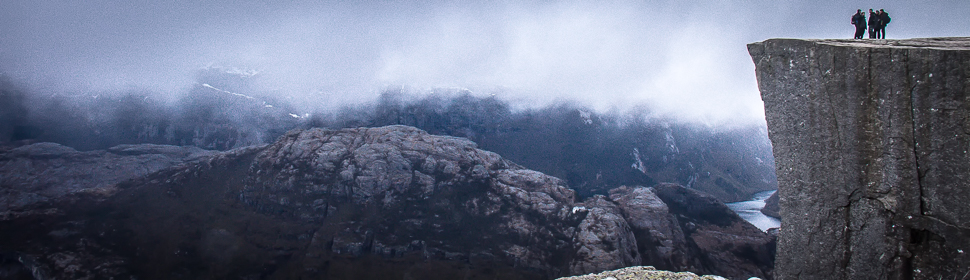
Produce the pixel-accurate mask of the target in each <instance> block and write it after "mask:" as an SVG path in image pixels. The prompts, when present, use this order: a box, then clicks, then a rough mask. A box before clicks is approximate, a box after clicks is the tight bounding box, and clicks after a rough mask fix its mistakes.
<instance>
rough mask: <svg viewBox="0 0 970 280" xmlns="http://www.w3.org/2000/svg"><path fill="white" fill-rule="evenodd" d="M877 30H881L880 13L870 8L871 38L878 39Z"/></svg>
mask: <svg viewBox="0 0 970 280" xmlns="http://www.w3.org/2000/svg"><path fill="white" fill-rule="evenodd" d="M877 30H879V15H877V14H876V12H873V11H872V9H869V39H876V31H877Z"/></svg>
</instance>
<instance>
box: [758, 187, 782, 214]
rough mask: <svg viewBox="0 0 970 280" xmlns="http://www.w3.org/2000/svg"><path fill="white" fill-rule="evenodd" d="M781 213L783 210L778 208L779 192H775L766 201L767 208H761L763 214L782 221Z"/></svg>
mask: <svg viewBox="0 0 970 280" xmlns="http://www.w3.org/2000/svg"><path fill="white" fill-rule="evenodd" d="M779 211H781V209H780V208H779V206H778V192H775V193H773V194H771V196H769V197H768V199H766V200H765V207H764V208H761V213H762V214H765V216H768V217H774V218H776V219H781V213H779Z"/></svg>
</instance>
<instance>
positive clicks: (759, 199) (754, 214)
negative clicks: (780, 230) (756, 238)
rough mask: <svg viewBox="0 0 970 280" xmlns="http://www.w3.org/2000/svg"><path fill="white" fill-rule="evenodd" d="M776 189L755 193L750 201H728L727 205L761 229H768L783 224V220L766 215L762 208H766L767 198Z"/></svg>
mask: <svg viewBox="0 0 970 280" xmlns="http://www.w3.org/2000/svg"><path fill="white" fill-rule="evenodd" d="M774 193H775V191H763V192H759V193H756V194H754V197H752V198H751V200H748V201H741V202H733V203H727V206H728V207H729V208H731V210H734V212H736V213H738V215H739V216H741V218H744V220H746V221H748V222H749V223H751V224H753V225H755V226H756V227H758V228H759V229H761V231H768V229H769V228H776V227H780V226H781V220H778V219H775V218H772V217H768V216H765V214H762V213H761V208H765V200H766V199H768V197H771V195H772V194H774Z"/></svg>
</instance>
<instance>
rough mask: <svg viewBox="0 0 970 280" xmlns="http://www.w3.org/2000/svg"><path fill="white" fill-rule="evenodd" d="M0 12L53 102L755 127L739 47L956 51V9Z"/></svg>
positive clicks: (696, 5) (470, 5)
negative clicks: (389, 110)
mask: <svg viewBox="0 0 970 280" xmlns="http://www.w3.org/2000/svg"><path fill="white" fill-rule="evenodd" d="M318 2H324V1H244V0H232V1H229V0H207V1H172V0H125V1H76V0H66V1H61V0H36V1H33V0H0V72H3V73H4V74H5V75H7V76H9V77H12V78H13V79H14V80H15V81H20V82H23V83H26V84H28V85H30V87H31V88H32V89H35V90H41V91H53V92H61V93H78V92H93V91H114V90H131V89H148V90H150V91H152V92H157V93H158V94H160V95H163V96H175V95H177V94H180V93H184V92H185V91H186V89H187V88H190V87H192V86H193V83H194V75H195V74H196V72H197V71H198V70H199V69H202V68H203V67H207V66H222V67H239V68H244V69H255V70H258V71H259V73H260V74H259V77H260V79H259V81H260V82H261V85H260V86H262V87H263V88H266V89H275V90H278V92H280V93H281V94H284V93H285V94H288V95H292V96H294V97H300V98H302V97H306V96H315V97H325V98H327V99H332V100H333V101H334V102H337V103H339V102H351V101H353V100H357V99H372V98H373V97H374V96H375V95H376V94H377V93H379V92H380V91H381V90H382V89H384V88H387V87H398V86H406V87H408V88H412V89H426V88H433V87H462V88H469V89H472V90H474V91H475V92H476V93H479V94H493V93H494V94H498V95H500V96H501V97H502V98H504V99H507V100H511V101H516V102H521V104H545V103H546V102H551V101H557V100H576V101H578V102H580V103H581V104H588V105H590V106H594V107H596V108H599V109H608V108H611V107H614V106H618V107H620V108H623V107H625V106H629V105H631V104H641V103H643V104H650V106H653V107H655V108H656V109H655V110H657V111H658V112H660V113H664V114H674V115H677V116H679V117H681V118H684V119H690V120H698V121H703V122H707V123H724V122H738V121H741V122H749V121H750V122H763V118H764V116H763V109H762V104H761V100H760V96H759V94H758V91H757V83H756V80H755V75H754V66H753V63H752V62H751V59H750V57H749V56H748V54H747V50H746V48H745V44H747V43H751V42H756V41H762V40H765V39H769V38H777V37H785V38H851V37H852V33H853V32H854V29H853V27H852V25H850V24H849V18H850V16H851V15H852V14H853V13H854V12H855V10H856V9H860V8H861V9H868V8H882V9H885V10H886V11H888V12H889V13H890V15H891V16H892V18H893V21H892V23H891V24H890V25H889V27H888V28H887V34H888V36H887V38H889V39H900V38H912V37H937V36H970V20H968V19H967V18H968V16H967V15H968V14H970V1H967V0H950V1H920V0H905V1H853V0H848V1H846V0H831V1H829V0H826V1H777V0H712V1H703V0H702V1H683V0H646V1H536V2H526V1H474V2H473V1H372V2H363V1H340V2H336V1H334V2H324V3H318Z"/></svg>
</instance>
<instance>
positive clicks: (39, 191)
mask: <svg viewBox="0 0 970 280" xmlns="http://www.w3.org/2000/svg"><path fill="white" fill-rule="evenodd" d="M212 153H213V152H210V151H206V150H202V149H199V148H195V147H177V146H167V145H151V144H143V145H120V146H116V147H113V148H110V149H108V150H102V151H90V152H78V151H76V150H74V149H72V148H70V147H66V146H62V145H60V144H55V143H36V144H30V145H24V146H19V147H7V148H0V174H2V175H0V186H2V188H0V213H4V215H11V214H13V213H12V212H9V210H12V209H20V208H24V207H26V206H30V205H33V204H42V203H50V202H51V201H52V200H54V201H56V200H58V199H61V198H64V197H66V196H68V195H70V194H72V193H76V192H92V193H97V192H107V193H111V192H114V191H115V190H116V188H115V185H117V184H118V183H121V182H123V181H126V180H130V179H134V178H139V177H142V176H145V175H148V174H149V173H152V172H155V171H159V170H161V169H164V168H167V167H171V166H174V165H176V164H179V163H182V162H185V161H188V160H193V159H197V158H199V157H202V156H206V155H210V154H212Z"/></svg>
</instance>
